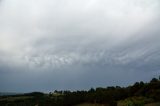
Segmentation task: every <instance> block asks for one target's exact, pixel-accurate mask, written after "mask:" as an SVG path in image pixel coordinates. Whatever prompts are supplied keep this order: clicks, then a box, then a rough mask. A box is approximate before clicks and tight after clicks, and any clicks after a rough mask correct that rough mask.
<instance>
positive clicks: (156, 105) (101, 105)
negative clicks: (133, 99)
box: [76, 103, 160, 106]
mask: <svg viewBox="0 0 160 106" xmlns="http://www.w3.org/2000/svg"><path fill="white" fill-rule="evenodd" d="M76 106H107V105H104V104H91V103H83V104H79V105H76ZM118 106H127V105H118ZM144 106H160V103H150V104H146V105H144Z"/></svg>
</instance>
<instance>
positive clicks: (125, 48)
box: [0, 0, 160, 92]
mask: <svg viewBox="0 0 160 106" xmlns="http://www.w3.org/2000/svg"><path fill="white" fill-rule="evenodd" d="M159 9H160V2H159V0H154V1H153V0H129V1H128V0H112V1H111V0H67V1H66V0H1V1H0V85H1V86H0V91H16V92H27V91H34V90H40V91H50V90H54V89H71V90H76V89H89V88H91V87H97V86H103V87H105V86H111V85H120V86H126V85H128V84H132V83H133V82H135V81H139V80H143V81H147V80H149V79H150V78H152V77H153V76H156V75H158V74H160V64H159V63H160V49H159V48H160V43H159V41H160V35H159V34H160V24H159V23H160V13H159Z"/></svg>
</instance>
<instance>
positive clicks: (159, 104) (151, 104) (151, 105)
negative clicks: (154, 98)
mask: <svg viewBox="0 0 160 106" xmlns="http://www.w3.org/2000/svg"><path fill="white" fill-rule="evenodd" d="M145 106H160V103H150V104H147V105H145Z"/></svg>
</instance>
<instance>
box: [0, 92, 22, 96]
mask: <svg viewBox="0 0 160 106" xmlns="http://www.w3.org/2000/svg"><path fill="white" fill-rule="evenodd" d="M19 94H22V93H15V92H0V96H11V95H19Z"/></svg>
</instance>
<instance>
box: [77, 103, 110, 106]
mask: <svg viewBox="0 0 160 106" xmlns="http://www.w3.org/2000/svg"><path fill="white" fill-rule="evenodd" d="M76 106H108V105H104V104H92V103H83V104H79V105H76Z"/></svg>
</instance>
